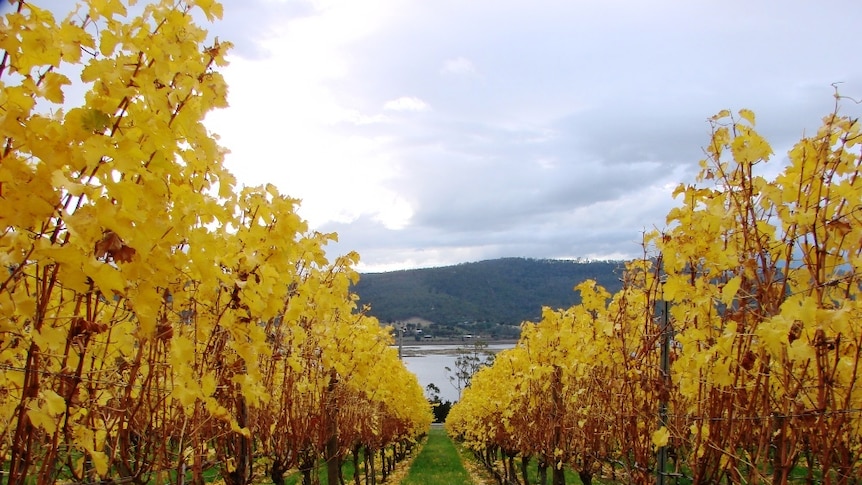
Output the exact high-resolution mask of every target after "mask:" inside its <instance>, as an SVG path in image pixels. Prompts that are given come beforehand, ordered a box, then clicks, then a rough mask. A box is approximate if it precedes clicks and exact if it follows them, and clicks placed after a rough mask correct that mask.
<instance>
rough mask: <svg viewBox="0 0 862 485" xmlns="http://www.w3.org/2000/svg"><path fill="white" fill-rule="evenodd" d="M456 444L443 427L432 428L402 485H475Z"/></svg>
mask: <svg viewBox="0 0 862 485" xmlns="http://www.w3.org/2000/svg"><path fill="white" fill-rule="evenodd" d="M474 483H475V482H474V481H473V479H472V478H470V474H469V473H468V472H467V470H466V469H464V464H463V463H462V461H461V456H460V455H459V454H458V450H457V449H456V448H455V444H454V443H452V440H450V439H449V437H448V436H447V435H446V431H444V430H443V429H442V428H432V429H431V431H430V432H429V433H428V440H427V441H426V442H425V446H423V447H422V451H420V452H419V455H418V456H417V457H416V459H415V460H413V464H412V466H411V467H410V471H409V472H407V476H406V477H404V479H403V480H402V481H401V482H400V485H474Z"/></svg>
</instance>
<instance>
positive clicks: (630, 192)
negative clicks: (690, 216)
mask: <svg viewBox="0 0 862 485" xmlns="http://www.w3.org/2000/svg"><path fill="white" fill-rule="evenodd" d="M223 4H224V14H225V16H224V20H223V21H221V22H219V23H217V24H215V25H211V26H209V29H210V31H211V33H212V34H213V35H218V36H219V38H220V39H221V40H229V41H231V42H233V43H234V44H235V49H234V50H233V51H232V55H231V56H230V61H231V64H230V66H229V67H227V68H225V69H224V71H223V72H224V74H225V76H226V78H227V81H228V83H229V85H230V91H229V102H230V104H231V107H230V108H229V109H226V110H222V111H219V112H216V113H214V114H212V115H210V116H209V117H208V119H207V124H208V126H209V127H210V129H211V130H212V131H214V132H216V133H218V134H219V135H220V137H221V143H222V144H223V145H224V146H226V147H227V148H229V149H230V150H231V154H230V155H229V156H228V159H227V160H228V166H229V168H230V169H231V170H232V171H233V172H234V173H235V174H236V175H237V177H238V179H239V180H240V182H242V183H244V184H246V185H258V184H263V183H268V182H271V183H274V184H275V185H277V186H278V188H279V189H280V191H281V192H282V193H285V194H288V195H291V196H293V197H297V198H300V199H302V208H301V211H300V213H301V215H302V216H303V217H304V218H305V219H307V220H308V221H309V222H310V223H311V225H312V227H313V228H315V229H317V230H321V231H327V232H328V231H336V232H338V234H339V236H340V242H339V243H338V244H337V245H334V246H332V247H331V248H330V250H329V253H330V254H331V255H332V256H333V257H334V256H335V255H336V254H342V253H345V252H347V251H351V250H356V251H358V252H359V253H360V255H361V257H362V263H361V265H360V267H359V269H360V270H361V271H384V270H392V269H404V268H415V267H428V266H440V265H447V264H454V263H460V262H467V261H478V260H483V259H492V258H499V257H507V256H523V257H536V258H578V257H582V258H600V259H607V258H612V259H617V258H629V257H635V256H637V255H638V254H640V253H641V248H640V240H641V234H642V233H643V232H644V231H645V230H650V229H652V228H654V227H663V224H664V220H665V215H666V214H667V212H668V210H669V209H670V208H671V207H673V206H674V205H675V201H674V200H673V199H672V198H671V191H672V189H673V188H674V187H675V186H676V185H677V184H678V183H679V182H688V181H692V180H693V177H694V174H695V173H696V171H697V167H698V164H697V162H698V160H700V159H701V158H702V155H703V152H702V149H701V147H702V146H704V145H705V144H706V143H707V141H708V137H709V124H708V123H707V122H706V119H707V118H708V117H710V116H711V115H713V114H715V113H716V112H718V111H719V110H721V109H724V108H728V109H731V110H734V111H736V110H738V109H740V108H750V109H752V110H754V111H755V113H756V114H757V120H758V128H759V129H760V130H761V132H762V133H764V134H765V135H767V137H768V139H769V141H770V142H771V143H772V145H773V148H774V149H775V151H776V153H777V156H776V158H775V163H774V164H773V167H774V170H778V169H779V168H780V164H781V163H782V160H783V159H784V154H785V153H786V151H787V149H788V148H789V147H790V146H791V144H792V143H793V142H794V141H795V140H797V139H798V138H799V137H800V136H801V135H802V134H803V132H808V133H811V132H812V131H813V130H814V129H816V128H817V126H818V125H819V123H820V120H821V118H822V116H824V115H826V114H827V113H829V112H830V110H831V109H832V106H833V103H834V98H833V88H832V86H831V84H832V83H835V82H840V83H843V84H840V90H841V92H842V94H845V95H847V96H852V97H855V98H857V99H859V98H862V62H860V60H862V59H860V55H859V43H860V36H859V25H860V21H862V2H860V1H858V0H842V1H839V0H820V1H812V0H805V1H802V0H782V1H777V0H775V1H771V0H763V1H742V0H702V1H701V0H695V1H689V0H686V1H683V0H678V1H669V0H649V1H646V0H637V1H635V0H629V1H614V0H592V1H581V0H567V1H563V0H558V1H553V0H530V1H527V0H521V1H514V0H435V1H429V0H312V1H304V0H289V1H277V0H242V1H240V0H224V1H223ZM842 111H843V112H844V113H846V114H858V113H860V112H862V109H860V106H859V105H856V104H854V103H853V102H851V101H845V102H844V104H843V108H842Z"/></svg>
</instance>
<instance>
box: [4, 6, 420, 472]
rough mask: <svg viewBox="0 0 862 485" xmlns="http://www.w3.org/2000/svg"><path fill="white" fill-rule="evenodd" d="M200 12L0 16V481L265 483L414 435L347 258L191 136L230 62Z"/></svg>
mask: <svg viewBox="0 0 862 485" xmlns="http://www.w3.org/2000/svg"><path fill="white" fill-rule="evenodd" d="M131 3H134V2H131ZM132 11H133V12H134V15H132V14H130V12H132ZM220 16H221V6H220V5H219V4H218V3H216V2H213V1H211V0H197V1H192V0H188V1H179V2H177V1H173V0H163V1H161V2H155V3H148V4H146V5H142V6H135V7H134V8H133V9H132V8H130V7H129V6H128V5H127V4H126V3H125V2H122V1H119V0H107V1H105V0H91V1H88V2H86V3H85V4H83V5H81V6H80V7H78V8H77V10H76V11H75V12H73V13H70V14H69V15H68V16H67V17H66V18H65V19H62V20H59V21H58V20H57V19H55V18H54V16H53V14H52V13H51V12H49V11H46V10H42V9H40V8H38V7H37V6H35V5H33V4H31V3H30V2H25V1H17V2H13V8H12V11H11V12H9V13H7V14H6V15H5V16H4V17H2V18H0V49H2V60H0V141H2V147H0V263H2V268H3V275H2V277H0V370H2V372H0V381H2V382H0V460H2V467H0V468H2V481H5V482H6V483H10V484H19V483H25V479H26V483H54V482H55V481H57V480H73V481H77V482H94V481H97V480H101V479H109V478H110V479H117V480H121V481H123V482H130V483H148V482H152V481H155V482H159V483H164V482H168V481H174V482H177V483H181V482H183V481H192V482H195V483H201V482H203V480H204V474H205V473H206V472H210V471H217V472H218V473H219V474H220V475H221V477H222V478H223V479H224V481H225V482H226V483H235V484H239V483H248V482H250V481H251V480H252V479H253V478H255V477H259V476H260V475H262V474H264V473H266V474H269V475H270V476H271V477H272V479H273V480H274V481H278V480H280V479H281V478H282V477H283V476H284V474H285V473H286V472H287V470H289V469H292V468H297V467H301V466H305V467H306V468H308V467H309V466H310V467H316V466H317V460H318V459H319V458H321V457H323V456H325V457H326V458H327V460H329V461H330V462H335V463H339V462H340V460H341V458H342V457H344V456H345V455H346V453H347V452H348V451H351V450H354V449H365V450H366V453H367V452H368V451H370V452H371V453H375V452H377V451H379V450H383V449H385V448H387V447H390V446H393V445H395V444H397V445H398V446H402V447H403V446H406V445H407V444H409V443H411V442H413V440H415V438H416V437H417V436H418V435H420V434H421V433H423V432H424V431H425V429H426V428H427V426H428V425H429V423H430V420H431V413H430V409H429V407H428V404H427V402H426V401H425V399H424V397H423V393H422V389H421V387H420V386H419V385H418V383H417V381H416V378H415V376H413V375H412V374H409V373H408V372H407V371H406V369H405V368H404V367H403V366H402V365H401V363H400V362H399V361H398V359H397V355H396V353H395V352H394V351H393V350H391V349H390V348H389V345H390V344H391V341H390V336H389V332H388V330H387V329H384V328H381V326H380V325H379V324H378V322H377V321H376V320H374V319H372V318H369V317H366V316H365V315H364V314H363V313H362V311H360V309H357V308H356V304H355V303H354V302H355V298H354V296H353V295H351V294H350V291H349V287H350V284H351V282H352V281H355V279H356V278H357V274H356V272H355V271H354V270H353V269H352V267H353V265H354V264H355V263H356V262H357V258H358V256H357V255H356V254H352V253H351V254H348V255H345V256H341V257H337V258H335V259H334V260H333V261H330V260H329V259H328V258H327V256H326V254H325V252H324V249H325V246H326V244H327V242H328V241H331V240H332V239H333V238H334V237H335V235H332V234H320V233H316V232H312V231H309V229H308V227H307V224H306V222H305V221H303V220H302V219H301V218H300V217H299V216H298V215H297V214H296V208H297V201H296V200H293V199H291V198H289V197H286V196H284V195H281V194H279V192H278V191H277V190H276V188H275V187H273V186H271V185H268V186H266V187H253V188H240V187H237V186H236V182H235V180H234V177H233V176H232V175H231V174H230V173H229V172H228V171H227V170H226V169H225V168H224V166H223V163H222V162H223V154H224V150H223V149H222V148H221V147H220V146H219V145H218V144H217V142H216V138H215V137H214V136H213V135H212V134H211V133H209V132H208V131H207V129H206V127H205V126H204V124H203V123H202V120H203V117H204V115H205V114H206V113H207V112H209V111H210V110H212V109H215V108H222V107H225V106H226V105H227V102H226V93H227V86H226V85H225V82H224V79H223V78H222V76H221V74H219V72H218V68H219V67H220V66H223V65H225V63H226V61H225V54H226V53H227V50H228V49H229V47H230V45H229V44H228V43H226V42H219V41H218V40H213V41H208V40H207V33H206V31H205V30H204V29H202V28H201V27H200V26H198V25H197V24H196V23H195V22H194V18H204V17H205V18H206V19H208V20H210V21H212V20H214V19H216V18H218V17H220ZM208 42H209V43H208ZM207 43H208V44H207ZM81 90H82V91H83V95H82V96H81V95H79V94H74V93H78V92H79V91H81ZM73 94H74V95H73ZM383 376H385V378H384V377H383ZM307 475H309V476H310V472H308V473H307ZM315 476H316V473H315Z"/></svg>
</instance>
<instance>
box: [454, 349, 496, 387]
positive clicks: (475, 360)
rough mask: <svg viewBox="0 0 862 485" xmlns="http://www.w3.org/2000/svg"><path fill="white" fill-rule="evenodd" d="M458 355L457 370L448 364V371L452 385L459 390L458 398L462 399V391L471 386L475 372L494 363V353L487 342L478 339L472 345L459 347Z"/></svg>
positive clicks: (456, 360)
mask: <svg viewBox="0 0 862 485" xmlns="http://www.w3.org/2000/svg"><path fill="white" fill-rule="evenodd" d="M457 355H458V357H457V358H456V359H455V370H454V371H453V370H452V368H451V367H449V366H446V373H447V374H448V376H449V382H450V383H451V384H452V387H454V388H455V389H456V390H457V391H458V399H461V391H463V390H464V389H466V388H467V387H470V380H471V379H472V378H473V374H475V373H476V372H477V371H478V370H479V369H481V368H482V367H485V366H490V365H491V364H493V363H494V353H493V352H491V351H490V350H488V344H487V343H485V342H483V341H481V340H477V341H475V342H474V343H473V344H472V345H465V346H462V347H458V350H457Z"/></svg>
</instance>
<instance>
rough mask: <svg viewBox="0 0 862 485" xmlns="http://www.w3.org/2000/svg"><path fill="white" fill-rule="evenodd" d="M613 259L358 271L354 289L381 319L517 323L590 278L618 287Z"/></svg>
mask: <svg viewBox="0 0 862 485" xmlns="http://www.w3.org/2000/svg"><path fill="white" fill-rule="evenodd" d="M621 267H622V262H619V261H593V262H579V261H565V260H537V259H524V258H505V259H495V260H490V261H481V262H478V263H464V264H459V265H456V266H446V267H442V268H427V269H415V270H404V271H393V272H388V273H366V274H362V275H361V278H360V281H359V283H358V284H357V285H356V286H355V287H354V291H355V292H356V294H357V295H359V298H360V304H368V305H370V306H371V314H372V315H374V316H375V317H377V318H378V319H379V320H380V321H381V322H397V321H405V320H408V319H411V318H421V319H424V320H429V321H431V322H434V323H436V324H438V325H444V326H453V325H457V326H459V327H464V324H465V323H471V322H485V323H488V324H491V327H493V325H494V324H504V325H519V324H520V323H521V322H523V321H524V320H537V319H538V318H539V317H540V315H541V309H542V306H550V307H552V308H568V307H569V306H571V305H573V304H575V303H578V302H579V301H580V298H579V295H578V293H576V292H575V291H574V290H573V288H574V286H575V285H577V284H579V283H581V282H582V281H584V280H587V279H594V280H596V281H597V282H598V283H599V284H600V285H602V286H604V287H605V288H607V289H608V290H610V291H611V293H613V292H615V291H617V290H618V289H619V288H620V281H619V279H618V278H619V277H620V275H621V274H622V271H621Z"/></svg>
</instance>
